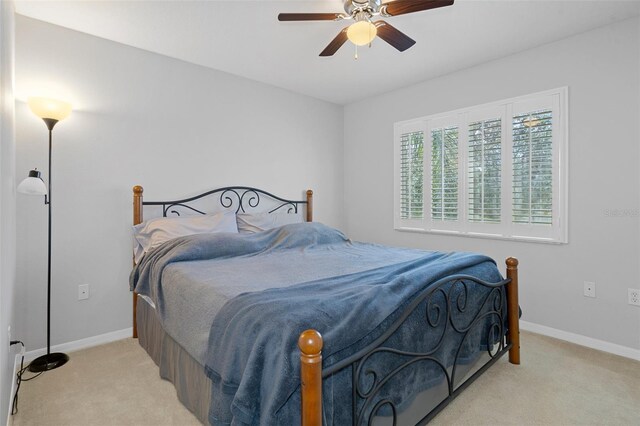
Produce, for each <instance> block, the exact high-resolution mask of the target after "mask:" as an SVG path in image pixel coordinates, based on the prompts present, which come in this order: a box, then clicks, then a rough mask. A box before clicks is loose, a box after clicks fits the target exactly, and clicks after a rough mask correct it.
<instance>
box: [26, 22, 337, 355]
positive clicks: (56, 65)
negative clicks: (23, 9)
mask: <svg viewBox="0 0 640 426" xmlns="http://www.w3.org/2000/svg"><path fill="white" fill-rule="evenodd" d="M16 26H17V28H16V77H17V80H16V85H17V86H16V93H17V97H18V98H24V97H26V96H28V95H35V94H37V93H38V92H37V90H38V88H41V87H49V88H51V87H53V88H54V89H55V90H58V91H59V92H66V93H67V94H68V95H67V96H71V97H72V99H71V100H72V101H73V103H74V105H75V106H76V107H77V109H76V110H75V111H74V112H73V113H72V115H71V116H70V117H69V118H68V119H66V120H64V121H62V122H60V123H59V124H58V125H57V126H56V128H55V129H54V132H53V145H54V148H53V163H54V164H53V170H54V176H53V200H52V201H53V284H52V286H53V296H52V344H57V343H63V342H69V341H73V340H77V339H81V338H85V337H88V336H94V335H98V334H101V333H106V332H110V331H114V330H119V329H123V328H126V327H130V326H131V294H130V293H129V291H128V276H129V272H130V270H131V233H130V226H131V219H132V212H131V187H132V186H133V185H134V184H141V185H143V186H144V188H145V198H146V199H148V200H152V199H170V198H174V197H181V196H184V195H186V194H189V195H194V194H196V193H198V192H202V191H204V190H206V189H211V188H214V187H218V186H225V185H249V186H256V187H259V188H264V189H266V190H269V191H271V192H273V193H275V194H279V195H282V196H285V197H290V198H301V197H302V194H303V191H304V190H306V189H308V188H312V189H313V190H314V191H315V200H316V203H315V207H316V208H315V217H314V218H315V219H317V220H318V221H322V222H325V223H327V224H329V225H333V226H336V227H340V228H342V227H343V216H342V195H343V186H342V182H343V177H342V176H343V139H342V138H343V108H342V107H341V106H337V105H333V104H330V103H326V102H322V101H318V100H315V99H312V98H309V97H305V96H302V95H298V94H294V93H291V92H288V91H285V90H282V89H278V88H275V87H272V86H268V85H265V84H262V83H257V82H254V81H251V80H247V79H244V78H240V77H236V76H232V75H229V74H226V73H222V72H217V71H214V70H211V69H207V68H204V67H199V66H195V65H192V64H188V63H185V62H181V61H178V60H174V59H170V58H167V57H164V56H160V55H157V54H153V53H149V52H146V51H143V50H139V49H135V48H131V47H127V46H124V45H121V44H118V43H114V42H110V41H106V40H103V39H99V38H96V37H93V36H89V35H85V34H82V33H78V32H74V31H71V30H67V29H64V28H61V27H57V26H54V25H50V24H46V23H43V22H39V21H36V20H32V19H29V18H25V17H21V16H18V17H17V20H16ZM211 42H212V43H215V42H216V41H215V40H211ZM185 48H186V46H185ZM239 54H248V53H244V52H239ZM16 106H17V108H16V123H17V144H18V149H17V163H16V174H17V175H18V177H19V178H22V176H26V173H27V172H28V170H29V169H30V168H32V167H34V166H37V167H38V168H39V169H41V170H43V171H44V173H43V174H44V177H45V180H46V178H47V176H48V173H47V172H46V164H47V160H46V155H47V145H46V141H47V132H46V127H45V125H44V123H43V122H42V121H41V120H40V119H38V118H37V117H35V116H34V115H33V114H31V113H30V112H29V110H28V107H27V106H26V105H25V104H24V102H18V103H17V105H16ZM18 212H19V218H18V281H19V285H20V288H21V294H20V300H21V304H20V305H21V308H20V309H21V310H22V311H23V312H22V316H21V320H22V321H23V322H24V323H25V329H26V333H25V336H24V340H25V341H26V343H27V346H28V349H36V348H41V347H43V346H44V345H45V338H46V328H45V324H46V319H45V318H46V316H45V312H46V218H47V216H46V214H47V213H46V208H45V206H44V205H43V203H42V199H40V198H39V197H36V198H32V197H26V196H20V197H19V198H18ZM85 283H88V284H90V298H89V300H86V301H78V300H77V288H78V285H79V284H85Z"/></svg>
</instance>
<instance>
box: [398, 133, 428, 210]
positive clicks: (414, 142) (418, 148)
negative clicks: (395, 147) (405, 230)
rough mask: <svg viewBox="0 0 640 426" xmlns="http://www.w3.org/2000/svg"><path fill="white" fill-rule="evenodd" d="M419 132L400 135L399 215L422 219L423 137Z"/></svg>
mask: <svg viewBox="0 0 640 426" xmlns="http://www.w3.org/2000/svg"><path fill="white" fill-rule="evenodd" d="M423 136H424V135H423V134H422V133H421V132H411V133H403V134H402V135H401V136H400V170H401V171H400V205H401V206H400V216H401V217H402V218H403V219H422V215H423V211H424V200H423V195H424V191H423V186H422V185H423V182H424V179H423V172H424V167H423V164H422V157H423V150H424V147H423V139H424V137H423Z"/></svg>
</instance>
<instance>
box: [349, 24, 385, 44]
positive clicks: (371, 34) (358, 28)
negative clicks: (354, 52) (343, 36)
mask: <svg viewBox="0 0 640 426" xmlns="http://www.w3.org/2000/svg"><path fill="white" fill-rule="evenodd" d="M377 33H378V29H377V28H376V26H375V25H373V24H372V23H371V22H369V21H359V22H356V23H355V24H352V25H351V26H350V27H349V28H348V29H347V38H348V39H349V41H351V43H353V44H355V45H356V46H364V45H367V44H369V43H371V42H372V41H373V39H374V38H376V34H377Z"/></svg>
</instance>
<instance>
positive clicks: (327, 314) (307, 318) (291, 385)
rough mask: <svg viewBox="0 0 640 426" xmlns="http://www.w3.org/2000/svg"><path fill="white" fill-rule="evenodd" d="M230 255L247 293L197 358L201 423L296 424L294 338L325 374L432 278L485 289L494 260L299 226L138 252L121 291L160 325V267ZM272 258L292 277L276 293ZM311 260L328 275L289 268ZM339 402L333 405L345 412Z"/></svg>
mask: <svg viewBox="0 0 640 426" xmlns="http://www.w3.org/2000/svg"><path fill="white" fill-rule="evenodd" d="M354 253H356V254H354ZM238 258H241V260H242V261H243V262H244V263H240V264H242V265H245V266H246V267H247V268H248V269H253V270H254V273H253V274H252V277H253V278H252V279H253V280H254V281H256V282H255V283H253V284H252V287H251V288H252V290H251V291H250V292H244V293H240V294H234V295H233V296H235V297H231V298H230V300H228V301H227V302H226V303H225V304H224V306H222V307H221V309H220V310H219V311H217V314H216V315H215V319H213V320H212V325H211V329H210V333H209V339H208V340H209V342H208V345H207V348H206V350H205V355H204V365H205V371H206V373H207V375H208V376H209V377H210V378H211V379H212V383H213V385H212V401H211V406H210V415H209V420H210V422H211V424H237V425H244V424H246V425H253V424H294V423H299V410H300V406H299V390H298V388H299V380H300V378H299V368H300V366H299V352H298V349H297V338H298V335H299V333H300V332H301V331H303V330H304V329H306V328H315V329H317V330H318V331H320V332H321V333H322V335H323V337H324V341H325V347H324V350H323V355H324V364H323V366H324V367H325V368H326V367H327V366H329V365H331V364H333V363H335V362H338V361H339V360H341V359H343V358H345V357H346V356H348V355H349V354H351V353H354V352H355V351H357V350H358V349H360V348H362V347H364V346H365V345H366V344H367V343H369V342H370V341H372V340H373V339H374V338H375V337H377V336H378V335H379V334H380V333H381V332H382V331H383V330H384V328H385V327H386V326H387V325H388V324H389V322H390V321H392V320H393V318H394V316H395V315H397V314H398V313H399V312H400V311H401V310H402V307H404V306H405V305H406V304H408V303H409V302H410V301H411V300H412V299H413V298H414V297H416V295H417V294H419V293H420V292H421V291H423V290H424V289H425V288H426V287H427V286H428V285H429V284H430V283H432V282H434V281H436V280H438V279H439V278H442V277H445V276H448V275H451V274H456V273H468V274H470V275H474V276H477V277H479V278H481V279H484V280H486V281H490V282H496V281H499V280H501V276H500V274H499V272H498V271H497V268H496V266H495V264H494V262H493V261H492V260H491V259H490V258H488V257H485V256H482V255H478V254H470V253H438V252H423V251H417V250H406V249H390V248H388V247H382V246H375V245H369V244H360V243H352V242H350V241H349V240H348V239H347V238H346V237H345V236H344V235H343V234H342V233H340V232H339V231H336V230H334V229H331V228H328V227H326V226H323V225H321V224H318V223H306V224H295V225H287V226H285V227H282V228H278V229H275V230H271V231H267V232H263V233H259V234H254V235H248V236H247V235H231V234H213V235H196V236H190V237H184V238H178V239H176V240H173V241H171V242H168V243H166V244H165V245H163V246H161V247H159V248H158V249H156V250H154V251H152V252H150V253H148V254H147V255H146V256H145V258H144V259H143V261H142V262H141V263H140V264H139V265H138V266H137V267H136V268H135V269H134V271H133V272H132V275H131V285H132V288H133V287H134V286H135V289H136V291H138V292H140V293H143V294H148V295H150V296H151V297H152V299H153V300H154V302H155V303H156V307H157V310H158V312H159V314H160V318H161V321H163V320H165V321H166V320H168V319H167V318H166V311H167V309H166V304H167V303H168V301H167V300H165V296H168V294H167V295H165V291H164V290H163V286H162V285H161V283H162V277H163V273H165V270H170V269H171V266H172V265H173V264H176V263H178V264H180V263H185V262H193V264H194V265H196V264H198V265H199V264H200V263H202V262H205V261H206V262H216V261H224V262H227V263H228V262H229V260H233V261H236V260H237V259H238ZM383 258H386V259H387V261H384V260H382V259H383ZM225 259H226V260H225ZM277 259H280V261H282V259H290V261H291V262H293V263H292V264H291V265H288V266H284V265H283V266H282V269H283V270H284V271H287V273H288V274H290V275H295V277H294V279H291V280H287V279H282V281H285V282H286V281H289V282H288V283H287V286H286V287H283V286H282V285H275V284H274V277H275V275H274V276H271V275H270V274H271V271H270V270H269V267H270V265H271V264H272V261H273V260H277ZM308 259H311V260H313V262H308ZM318 259H321V261H322V263H323V269H324V270H327V271H329V272H330V273H329V274H327V273H324V274H318V272H317V271H312V273H309V274H305V273H304V272H303V271H300V272H298V271H296V264H297V263H296V262H299V264H300V265H305V266H300V269H305V270H306V269H313V266H311V265H315V263H317V262H316V261H317V260H318ZM368 259H375V261H371V260H368ZM305 261H306V262H307V263H305ZM206 262H205V263H206ZM332 265H334V266H333V267H332ZM260 268H262V269H263V270H264V271H265V274H264V279H261V276H260V274H259V271H260ZM255 271H258V272H257V273H256V272H255ZM239 275H242V274H241V273H240V271H239ZM314 276H315V277H319V276H320V277H323V278H321V279H312V278H311V277H314ZM292 283H294V284H293V285H290V284H292ZM296 283H297V284H296ZM243 288H244V287H243ZM245 291H246V290H245ZM172 297H176V296H172ZM163 325H165V327H166V326H167V323H163ZM169 328H170V327H169ZM405 332H413V331H412V330H409V331H406V330H405ZM436 338H437V336H434V339H436ZM430 343H432V342H429V341H428V339H427V341H426V342H425V344H426V345H427V346H428V345H429V344H430ZM334 381H335V383H333V384H332V386H333V385H335V387H336V389H341V386H342V388H344V389H347V388H348V386H350V383H341V382H343V381H350V374H342V375H336V378H334ZM337 394H339V393H336V395H337ZM347 395H349V394H348V393H347ZM347 401H348V400H347ZM347 401H341V402H344V403H345V404H347V405H348V402H347ZM331 402H332V401H330V403H329V404H327V406H329V405H331ZM345 404H342V405H345ZM339 408H340V409H337V410H336V412H335V413H334V415H333V422H335V423H337V424H341V423H342V422H343V420H344V421H350V417H349V418H347V417H346V416H350V408H349V407H348V406H347V407H346V408H344V407H339Z"/></svg>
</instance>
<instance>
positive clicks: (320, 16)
mask: <svg viewBox="0 0 640 426" xmlns="http://www.w3.org/2000/svg"><path fill="white" fill-rule="evenodd" d="M342 15H343V14H342V13H280V14H278V21H337V20H338V19H340V18H341V17H342Z"/></svg>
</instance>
